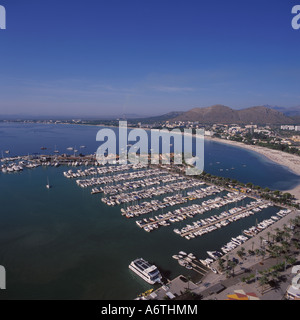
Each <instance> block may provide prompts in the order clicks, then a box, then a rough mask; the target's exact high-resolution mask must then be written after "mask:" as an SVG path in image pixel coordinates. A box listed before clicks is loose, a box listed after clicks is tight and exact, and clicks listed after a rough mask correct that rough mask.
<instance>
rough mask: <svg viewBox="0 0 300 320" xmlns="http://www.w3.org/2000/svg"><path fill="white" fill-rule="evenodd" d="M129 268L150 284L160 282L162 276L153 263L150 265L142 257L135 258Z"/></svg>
mask: <svg viewBox="0 0 300 320" xmlns="http://www.w3.org/2000/svg"><path fill="white" fill-rule="evenodd" d="M129 269H130V270H132V271H133V272H134V273H136V274H137V275H138V276H140V277H141V278H142V279H143V280H145V281H146V282H148V283H150V284H155V283H160V282H161V279H162V276H161V274H160V272H159V270H158V269H157V267H156V266H155V265H151V264H150V263H149V262H147V261H146V260H144V259H143V258H139V259H135V260H134V261H132V262H131V263H130V265H129Z"/></svg>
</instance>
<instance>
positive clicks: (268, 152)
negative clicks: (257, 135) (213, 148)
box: [205, 137, 300, 201]
mask: <svg viewBox="0 0 300 320" xmlns="http://www.w3.org/2000/svg"><path fill="white" fill-rule="evenodd" d="M205 139H207V140H209V141H215V142H218V143H224V144H229V145H231V146H234V147H239V148H244V149H247V150H249V151H253V152H256V153H258V154H260V155H262V156H264V157H265V158H267V159H268V160H270V161H272V162H274V163H276V164H278V165H280V166H283V167H285V168H287V169H288V170H289V171H291V172H293V173H294V174H296V175H298V176H299V183H298V185H297V186H296V187H294V188H293V189H289V190H284V191H285V192H289V193H291V194H293V195H294V196H295V197H296V198H297V200H298V201H300V157H299V156H297V155H293V154H289V153H286V152H283V151H279V150H273V149H269V148H266V147H261V146H255V145H248V144H244V143H242V142H237V141H232V140H225V139H220V138H211V137H205Z"/></svg>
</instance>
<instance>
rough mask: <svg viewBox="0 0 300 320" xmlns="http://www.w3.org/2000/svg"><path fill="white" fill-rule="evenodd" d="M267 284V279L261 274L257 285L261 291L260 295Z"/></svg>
mask: <svg viewBox="0 0 300 320" xmlns="http://www.w3.org/2000/svg"><path fill="white" fill-rule="evenodd" d="M268 283H269V278H268V276H267V275H266V274H263V275H262V276H261V277H260V278H259V284H260V285H261V287H262V289H261V293H262V294H263V292H264V287H265V285H266V284H268Z"/></svg>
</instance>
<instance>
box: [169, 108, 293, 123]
mask: <svg viewBox="0 0 300 320" xmlns="http://www.w3.org/2000/svg"><path fill="white" fill-rule="evenodd" d="M170 120H171V121H199V122H200V123H203V124H211V123H223V124H233V123H236V124H249V123H255V124H292V123H294V122H295V121H294V119H292V118H290V117H288V116H286V115H285V114H283V113H282V112H280V111H277V110H274V109H271V108H268V107H265V106H257V107H251V108H246V109H241V110H235V109H231V108H230V107H227V106H223V105H214V106H211V107H206V108H194V109H191V110H189V111H187V112H184V113H183V114H181V115H179V116H178V117H175V118H173V119H170Z"/></svg>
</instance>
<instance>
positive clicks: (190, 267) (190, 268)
mask: <svg viewBox="0 0 300 320" xmlns="http://www.w3.org/2000/svg"><path fill="white" fill-rule="evenodd" d="M185 267H186V269H188V270H192V269H193V267H192V266H191V265H190V264H187V265H186V266H185Z"/></svg>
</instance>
